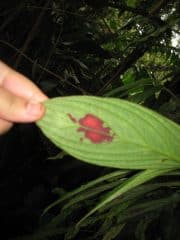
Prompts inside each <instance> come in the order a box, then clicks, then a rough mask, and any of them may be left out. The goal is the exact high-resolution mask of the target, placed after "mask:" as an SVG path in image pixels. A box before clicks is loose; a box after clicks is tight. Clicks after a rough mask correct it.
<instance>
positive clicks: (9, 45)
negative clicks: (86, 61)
mask: <svg viewBox="0 0 180 240" xmlns="http://www.w3.org/2000/svg"><path fill="white" fill-rule="evenodd" d="M0 43H2V44H4V45H7V46H8V47H10V48H12V49H13V50H15V51H16V52H18V53H20V54H21V56H23V57H24V58H25V59H26V60H28V61H29V62H30V63H32V64H36V66H37V67H39V68H40V69H41V70H43V71H45V72H46V73H48V74H50V75H51V76H53V77H55V78H57V79H58V80H60V81H61V82H64V79H63V77H61V76H59V75H58V74H56V73H54V72H52V71H51V70H49V69H47V68H45V67H43V66H42V65H41V64H39V63H36V62H35V61H34V60H33V59H32V58H30V57H28V56H27V55H26V54H25V53H23V52H22V51H21V50H19V49H18V48H16V47H14V46H13V45H12V44H10V43H8V42H6V41H3V40H0ZM66 84H67V85H69V86H72V87H73V88H75V89H77V90H79V91H80V92H81V93H82V94H83V95H87V94H88V95H90V93H88V92H86V91H85V90H84V89H82V88H81V87H77V86H76V85H74V84H73V83H71V82H70V81H68V80H66Z"/></svg>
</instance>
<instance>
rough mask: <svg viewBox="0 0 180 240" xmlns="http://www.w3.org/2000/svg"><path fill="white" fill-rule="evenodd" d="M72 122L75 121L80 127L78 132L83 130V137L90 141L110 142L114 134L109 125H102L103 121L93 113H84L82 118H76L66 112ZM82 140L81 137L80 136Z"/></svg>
mask: <svg viewBox="0 0 180 240" xmlns="http://www.w3.org/2000/svg"><path fill="white" fill-rule="evenodd" d="M67 115H68V117H69V118H70V119H71V121H72V122H74V123H77V124H79V125H80V127H79V128H78V129H77V131H78V132H84V137H85V138H87V139H89V140H90V141H91V142H92V143H95V144H96V143H103V142H112V140H113V137H114V134H112V133H111V129H110V128H109V127H104V126H103V124H104V122H103V121H102V120H101V119H100V118H98V117H96V116H95V115H93V114H90V113H88V114H86V115H85V116H84V117H83V118H80V119H79V120H77V119H76V118H75V117H73V116H72V115H71V114H70V113H68V114H67ZM80 140H81V141H83V138H80Z"/></svg>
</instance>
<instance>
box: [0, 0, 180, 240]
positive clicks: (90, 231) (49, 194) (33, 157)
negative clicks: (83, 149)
mask: <svg viewBox="0 0 180 240" xmlns="http://www.w3.org/2000/svg"><path fill="white" fill-rule="evenodd" d="M179 13H180V2H179V1H178V0H174V1H170V0H169V1H168V0H158V1H155V0H152V1H145V0H122V1H118V0H117V1H116V0H76V1H73V0H67V1H64V0H46V1H44V0H39V1H35V0H12V1H11V0H6V1H1V2H0V20H1V21H0V22H1V24H0V52H1V59H2V60H3V61H5V62H6V63H7V64H9V65H10V66H12V67H13V68H15V69H16V70H18V71H20V72H22V73H23V74H25V75H26V76H28V77H29V78H30V79H31V80H32V81H33V82H34V83H35V84H37V85H38V86H39V87H40V88H41V89H42V90H43V91H44V92H45V93H46V94H47V95H48V96H49V97H55V96H66V95H96V96H107V97H116V98H124V99H128V100H130V101H133V102H136V103H139V104H143V105H145V106H147V107H149V108H151V109H154V110H155V111H157V112H159V113H161V114H163V115H165V116H167V117H168V118H170V119H172V120H173V121H175V122H177V123H179V122H180V101H179V96H180V92H179V89H180V88H179V85H178V84H179V78H180V77H179V76H180V58H179V56H180V47H179V46H180V45H179V43H180V35H179V34H180V33H179V24H180V14H179ZM56 154H58V155H57V157H54V156H55V155H56ZM52 159H54V160H52ZM111 171H112V169H107V168H100V167H95V166H91V165H88V164H84V163H81V162H79V161H77V160H75V159H73V158H72V157H70V156H68V155H66V154H64V153H62V152H61V153H60V154H59V150H58V149H56V148H55V147H54V146H53V145H52V144H51V143H50V142H49V141H48V140H47V139H46V138H45V137H44V136H42V134H41V133H40V132H39V130H38V129H37V128H36V127H35V126H34V125H32V124H28V125H18V124H17V125H16V126H15V127H14V128H13V129H12V130H11V131H10V132H9V133H8V134H6V135H5V136H2V137H1V138H0V179H1V180H0V191H1V199H0V208H1V210H0V215H1V219H2V220H3V223H2V225H1V228H2V233H1V235H2V236H3V235H4V237H3V239H31V240H33V239H35V240H39V239H78V240H81V239H92V240H93V239H103V240H110V239H115V240H117V239H125V240H128V239H129V240H132V239H138V240H145V239H146V240H151V239H154V240H172V239H174V240H176V239H177V240H178V239H180V231H179V228H178V225H179V224H178V222H179V217H180V208H179V204H178V202H179V190H180V188H179V182H178V181H179V172H176V173H174V174H172V176H169V175H168V176H164V177H163V178H160V179H159V178H158V179H157V180H156V181H153V182H150V183H148V184H147V185H143V186H140V187H138V188H137V189H135V190H134V192H130V193H129V194H127V195H125V196H123V198H125V199H126V198H127V206H122V205H121V201H123V200H122V199H117V200H116V201H115V202H113V203H112V205H111V206H109V208H108V209H105V210H104V211H102V212H100V213H97V215H95V216H93V217H92V218H90V219H89V222H87V223H86V225H85V226H83V228H77V227H75V226H76V223H77V221H78V220H79V219H80V218H81V217H82V216H83V215H84V214H85V213H86V212H87V210H88V209H90V208H91V207H92V206H94V204H95V203H96V202H97V200H98V199H100V198H101V197H102V195H101V194H102V193H106V192H107V191H108V190H110V189H112V187H113V186H115V185H116V184H118V183H119V182H121V181H123V179H124V178H123V177H122V178H121V177H116V178H115V179H114V178H113V179H111V181H110V182H109V181H108V182H101V183H100V184H99V185H95V186H93V188H90V189H89V190H87V191H85V192H84V193H83V194H82V195H81V194H80V195H77V196H76V197H77V198H79V197H80V199H82V200H83V201H80V200H78V201H77V202H76V201H75V202H74V203H73V199H74V198H75V196H74V195H72V196H71V198H70V199H68V201H67V202H65V203H66V204H69V205H68V206H66V205H63V203H61V204H60V205H58V206H57V207H56V208H55V209H53V211H50V212H48V214H46V215H44V216H43V217H41V214H42V212H43V209H44V208H45V207H46V206H48V205H49V204H50V203H52V202H53V201H55V200H56V199H57V196H63V194H64V192H68V191H70V190H73V189H75V188H76V187H78V186H80V185H81V184H85V183H88V182H89V181H90V180H93V179H96V178H97V177H100V176H103V175H105V174H107V173H110V172H111ZM132 174H134V173H132V172H129V173H128V174H127V175H126V176H125V178H128V177H129V176H132ZM52 190H53V191H52ZM137 193H138V194H137ZM75 199H76V198H75ZM71 201H72V203H71ZM122 209H123V210H124V211H123V212H122ZM60 212H61V214H59V213H60ZM5 229H8V230H5ZM32 234H33V235H32ZM24 235H25V237H22V238H18V237H20V236H24Z"/></svg>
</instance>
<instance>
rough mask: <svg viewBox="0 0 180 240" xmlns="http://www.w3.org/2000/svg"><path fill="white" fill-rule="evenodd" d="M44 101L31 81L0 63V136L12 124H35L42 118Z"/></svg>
mask: <svg viewBox="0 0 180 240" xmlns="http://www.w3.org/2000/svg"><path fill="white" fill-rule="evenodd" d="M46 99H47V96H46V95H44V93H43V92H42V91H41V90H40V89H39V88H38V87H37V86H36V85H35V84H33V83H32V81H30V80H29V79H28V78H26V77H25V76H23V75H22V74H20V73H18V72H16V71H14V70H13V69H12V68H10V67H8V66H7V65H6V64H4V63H3V62H1V61H0V135H2V134H4V133H6V132H7V131H8V130H9V129H10V128H11V127H12V126H13V124H14V123H28V122H35V121H37V120H39V119H40V118H42V117H43V115H44V113H45V108H44V105H43V102H44V101H45V100H46Z"/></svg>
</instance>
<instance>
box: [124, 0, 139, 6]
mask: <svg viewBox="0 0 180 240" xmlns="http://www.w3.org/2000/svg"><path fill="white" fill-rule="evenodd" d="M126 3H127V6H128V7H132V8H135V7H136V6H137V5H138V3H139V0H127V1H126Z"/></svg>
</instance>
